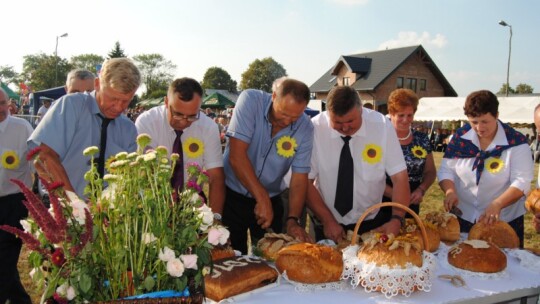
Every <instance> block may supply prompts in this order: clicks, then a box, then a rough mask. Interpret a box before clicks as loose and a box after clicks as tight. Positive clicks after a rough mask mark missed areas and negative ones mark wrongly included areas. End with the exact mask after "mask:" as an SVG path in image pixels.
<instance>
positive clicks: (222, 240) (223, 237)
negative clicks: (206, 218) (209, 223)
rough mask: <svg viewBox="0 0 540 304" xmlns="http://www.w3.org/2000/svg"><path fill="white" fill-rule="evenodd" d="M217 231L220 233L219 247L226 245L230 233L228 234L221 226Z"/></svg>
mask: <svg viewBox="0 0 540 304" xmlns="http://www.w3.org/2000/svg"><path fill="white" fill-rule="evenodd" d="M218 230H219V232H221V234H220V236H219V243H220V244H221V245H225V244H227V240H228V239H229V236H230V235H231V233H230V232H229V230H228V229H227V228H225V227H223V226H219V227H218Z"/></svg>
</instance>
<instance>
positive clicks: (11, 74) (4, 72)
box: [0, 65, 19, 85]
mask: <svg viewBox="0 0 540 304" xmlns="http://www.w3.org/2000/svg"><path fill="white" fill-rule="evenodd" d="M0 81H1V82H3V83H6V84H10V83H13V84H17V85H18V84H19V73H17V72H15V70H13V67H12V66H9V65H2V66H0Z"/></svg>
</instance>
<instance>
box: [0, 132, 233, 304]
mask: <svg viewBox="0 0 540 304" xmlns="http://www.w3.org/2000/svg"><path fill="white" fill-rule="evenodd" d="M149 142H150V137H149V136H148V135H146V134H142V135H139V137H138V138H137V144H138V151H137V152H134V153H129V154H128V153H124V152H123V153H119V154H117V155H115V156H113V157H111V158H110V159H109V160H108V161H107V163H106V168H107V171H108V172H109V174H106V175H105V176H104V177H103V179H101V178H100V177H99V174H98V173H97V168H96V166H94V165H92V166H91V168H90V170H89V171H88V172H87V173H86V174H85V179H86V180H87V181H88V185H87V187H86V189H85V195H87V197H88V200H87V202H86V203H85V202H83V201H82V200H81V199H79V198H78V197H77V196H76V195H75V194H73V193H69V192H68V193H66V191H64V189H63V187H62V186H63V185H62V184H59V183H53V184H48V183H45V185H46V186H47V188H48V189H49V195H50V199H51V209H50V210H47V209H46V207H45V206H44V205H43V204H42V203H41V202H40V201H39V199H38V198H37V197H36V196H35V195H34V194H33V193H32V192H31V191H29V190H28V189H25V188H24V186H23V185H22V184H20V183H19V185H20V186H21V188H22V189H23V191H24V194H25V195H26V198H27V202H26V203H25V204H26V205H27V207H28V209H29V213H30V215H31V218H29V219H28V220H27V221H26V222H24V223H23V227H24V230H25V231H20V230H18V229H15V228H12V227H5V226H4V227H0V228H2V229H4V230H7V231H9V232H12V233H15V234H17V235H18V236H20V237H21V238H22V239H23V241H24V242H26V243H27V246H28V247H29V249H31V250H32V251H33V252H32V253H31V255H30V264H31V266H32V267H33V270H32V271H33V272H34V274H33V279H34V280H35V281H37V282H38V283H39V284H41V286H42V287H43V288H44V295H43V297H42V302H44V301H45V300H46V299H50V298H53V299H54V300H55V301H56V302H58V303H68V301H72V302H74V303H75V302H76V303H79V302H84V301H91V302H95V301H110V300H116V299H120V298H125V297H128V296H133V295H141V294H147V293H152V292H157V291H170V292H169V293H168V295H169V296H171V295H172V296H175V297H179V296H182V297H189V296H190V295H191V296H193V295H194V294H195V293H199V295H201V294H202V292H201V290H202V286H203V277H204V274H205V273H207V272H208V271H209V267H210V266H211V254H210V251H211V249H212V248H213V246H216V245H224V244H225V243H226V241H227V239H228V236H229V232H228V231H227V230H226V229H225V228H224V227H222V226H219V225H216V224H215V223H214V222H213V218H214V217H213V213H212V211H211V209H210V208H209V207H208V206H207V205H206V203H205V199H204V197H202V196H201V195H200V194H199V193H202V189H203V187H204V185H205V184H206V183H207V181H208V176H207V174H206V172H205V171H203V170H202V169H201V168H200V167H199V166H198V165H197V164H189V166H188V177H187V179H186V180H187V183H186V186H185V189H184V190H183V191H181V192H177V191H175V190H174V189H173V188H172V187H171V184H170V178H171V176H172V173H173V168H174V166H175V164H176V161H177V159H178V158H179V155H178V154H175V153H173V154H172V155H170V156H169V155H168V151H167V149H166V148H164V147H158V148H156V149H155V150H150V151H147V152H143V149H144V147H146V146H147V145H148V143H149ZM98 152H99V151H98V148H97V147H89V148H87V149H86V150H85V151H84V154H85V155H87V156H88V157H89V158H91V159H92V163H93V159H94V156H95V155H96V154H98ZM38 153H39V151H38V152H32V153H29V157H36V155H37V154H38ZM107 185H108V187H105V186H107ZM201 299H202V296H201Z"/></svg>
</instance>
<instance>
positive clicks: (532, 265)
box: [505, 249, 540, 273]
mask: <svg viewBox="0 0 540 304" xmlns="http://www.w3.org/2000/svg"><path fill="white" fill-rule="evenodd" d="M505 251H506V253H507V254H508V255H509V256H512V257H515V258H517V259H518V260H519V265H521V266H523V268H526V269H528V270H530V271H532V272H536V273H539V272H540V257H539V256H537V255H535V254H533V253H531V252H529V251H527V250H522V249H507V250H505Z"/></svg>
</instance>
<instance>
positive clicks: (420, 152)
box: [411, 146, 427, 158]
mask: <svg viewBox="0 0 540 304" xmlns="http://www.w3.org/2000/svg"><path fill="white" fill-rule="evenodd" d="M411 152H412V154H413V155H414V157H416V158H426V156H427V151H426V149H424V148H422V147H420V146H414V147H412V149H411Z"/></svg>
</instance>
